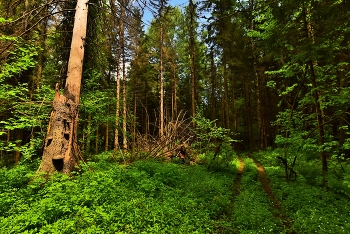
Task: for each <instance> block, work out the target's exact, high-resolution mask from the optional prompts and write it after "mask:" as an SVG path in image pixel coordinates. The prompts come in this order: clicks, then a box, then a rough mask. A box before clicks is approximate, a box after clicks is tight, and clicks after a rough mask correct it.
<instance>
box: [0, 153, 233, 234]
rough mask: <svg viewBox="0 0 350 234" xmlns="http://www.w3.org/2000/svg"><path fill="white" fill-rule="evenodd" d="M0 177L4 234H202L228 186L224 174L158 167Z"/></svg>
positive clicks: (97, 165) (107, 166) (104, 165)
mask: <svg viewBox="0 0 350 234" xmlns="http://www.w3.org/2000/svg"><path fill="white" fill-rule="evenodd" d="M0 173H1V175H2V176H1V178H2V179H1V181H0V185H1V186H0V188H1V199H0V200H1V206H0V207H1V212H0V232H2V233H9V232H14V233H19V232H21V233H25V232H28V233H33V232H35V233H47V232H50V233H56V232H57V233H79V232H83V233H116V232H118V233H206V232H210V230H212V228H213V227H212V224H213V222H214V221H215V218H216V217H218V216H219V215H220V214H222V212H225V209H226V208H227V207H228V203H229V202H230V201H229V200H230V199H229V197H230V196H231V190H230V188H231V185H232V184H231V183H232V175H229V174H225V173H212V172H208V171H207V170H206V169H205V168H204V167H202V166H191V167H184V166H179V165H175V164H163V163H159V162H156V161H139V162H137V163H135V164H133V165H130V166H128V167H127V168H123V167H121V166H118V165H116V164H111V163H110V162H106V161H105V160H103V161H100V162H91V163H89V164H87V165H84V166H83V167H82V168H81V169H80V170H79V171H77V172H75V174H76V175H75V176H74V177H68V176H66V175H62V174H55V175H53V176H51V177H50V178H49V179H45V177H37V178H33V177H30V176H29V175H30V173H29V172H28V171H27V170H24V167H23V166H19V167H16V168H15V169H12V170H7V169H1V171H0ZM28 173H29V174H28ZM30 178H31V181H30V182H29V179H30ZM28 182H29V183H28Z"/></svg>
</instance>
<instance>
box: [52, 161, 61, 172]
mask: <svg viewBox="0 0 350 234" xmlns="http://www.w3.org/2000/svg"><path fill="white" fill-rule="evenodd" d="M52 164H53V166H54V167H55V169H56V170H57V171H58V172H61V171H62V170H63V158H60V159H52Z"/></svg>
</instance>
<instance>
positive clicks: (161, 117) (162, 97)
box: [159, 23, 164, 139]
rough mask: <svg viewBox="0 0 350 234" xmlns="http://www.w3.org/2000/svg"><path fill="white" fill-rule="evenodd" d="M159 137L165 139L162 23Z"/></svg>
mask: <svg viewBox="0 0 350 234" xmlns="http://www.w3.org/2000/svg"><path fill="white" fill-rule="evenodd" d="M159 57H160V58H159V97H160V100H159V137H160V139H163V137H164V81H163V24H162V23H160V56H159Z"/></svg>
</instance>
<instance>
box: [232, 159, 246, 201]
mask: <svg viewBox="0 0 350 234" xmlns="http://www.w3.org/2000/svg"><path fill="white" fill-rule="evenodd" d="M237 157H238V161H239V168H238V173H237V177H236V179H235V182H234V185H233V189H234V195H235V196H237V195H239V193H240V188H241V180H242V176H243V171H244V162H243V160H242V158H241V157H239V156H237Z"/></svg>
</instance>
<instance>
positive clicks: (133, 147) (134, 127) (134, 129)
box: [131, 90, 137, 155]
mask: <svg viewBox="0 0 350 234" xmlns="http://www.w3.org/2000/svg"><path fill="white" fill-rule="evenodd" d="M136 116H137V105H136V91H135V90H134V116H133V121H132V122H133V123H132V128H133V131H132V147H131V148H132V155H134V154H135V148H136Z"/></svg>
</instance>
